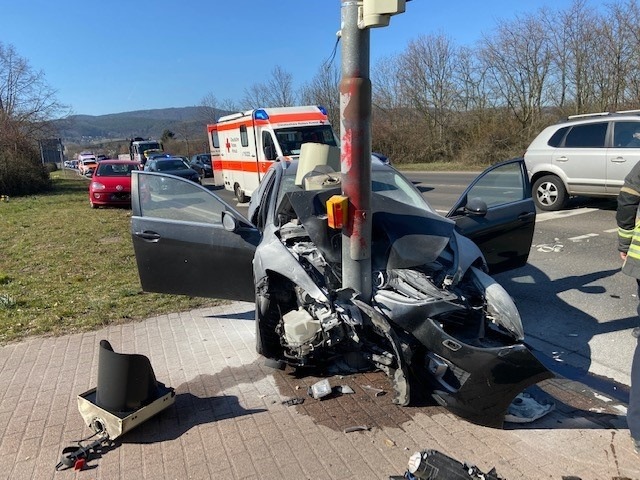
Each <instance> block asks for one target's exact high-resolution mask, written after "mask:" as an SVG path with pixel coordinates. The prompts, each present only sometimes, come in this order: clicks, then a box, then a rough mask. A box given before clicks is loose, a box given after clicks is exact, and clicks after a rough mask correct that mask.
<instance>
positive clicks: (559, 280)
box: [216, 172, 640, 400]
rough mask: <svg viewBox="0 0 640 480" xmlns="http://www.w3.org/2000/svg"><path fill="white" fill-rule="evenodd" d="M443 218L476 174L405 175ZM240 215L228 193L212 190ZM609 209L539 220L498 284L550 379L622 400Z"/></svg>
mask: <svg viewBox="0 0 640 480" xmlns="http://www.w3.org/2000/svg"><path fill="white" fill-rule="evenodd" d="M407 176H408V177H409V178H410V179H411V180H412V181H414V183H415V184H416V186H417V187H418V188H419V189H420V190H421V191H422V192H423V194H424V195H425V197H426V198H427V200H428V201H429V202H430V203H431V205H432V206H433V207H434V208H435V209H436V210H437V211H438V212H440V213H442V214H443V215H444V214H446V212H447V211H448V210H449V208H450V207H451V206H452V205H453V204H454V203H455V201H456V200H457V199H458V197H459V195H460V194H461V193H462V192H463V191H464V189H465V187H466V186H467V185H468V183H469V182H470V181H471V180H472V179H473V178H475V176H476V174H475V173H468V172H464V173H456V172H454V173H451V172H448V173H444V172H443V173H440V172H438V173H419V172H411V173H407ZM216 193H218V194H219V195H220V196H221V197H222V198H223V199H225V200H226V201H229V203H230V204H231V205H232V206H233V207H235V208H237V209H238V210H239V211H240V212H241V213H243V214H246V204H245V205H242V204H241V205H238V203H237V202H236V201H235V198H234V197H233V194H232V192H229V191H225V190H223V189H216ZM615 208H616V203H615V201H611V200H593V199H584V198H577V199H573V200H572V201H571V202H570V204H569V208H567V209H566V210H563V211H561V212H538V216H537V219H536V231H535V234H534V239H533V244H532V247H531V253H530V256H529V263H528V265H527V266H525V267H522V268H520V269H517V270H513V271H511V272H505V273H503V274H500V275H497V276H496V279H497V280H498V281H499V282H500V283H501V284H502V285H503V286H504V287H505V288H506V289H507V291H508V292H509V293H510V294H511V295H512V296H513V298H514V300H515V301H516V304H517V305H518V308H519V310H520V315H521V317H522V321H523V324H524V328H525V334H526V341H527V343H529V344H530V346H531V347H532V348H533V349H534V350H535V351H536V352H537V354H538V356H539V357H540V358H541V359H542V360H543V361H544V362H545V363H546V364H547V366H548V367H550V368H551V369H553V370H554V371H556V372H558V373H560V374H562V375H564V376H566V377H569V378H572V379H574V380H580V381H582V382H584V383H587V384H592V386H594V387H595V388H597V389H599V390H600V391H603V392H608V393H609V394H611V395H612V396H614V397H616V398H619V399H622V400H624V399H625V397H626V395H627V389H626V386H628V385H629V378H630V375H629V370H630V366H631V358H632V355H633V349H634V346H635V339H634V338H633V337H632V336H631V333H630V332H631V329H632V328H633V327H634V326H637V325H640V321H639V320H638V318H637V315H636V306H637V303H638V299H637V296H636V288H635V282H634V281H633V280H632V279H631V278H629V277H627V276H626V275H624V274H622V273H620V266H621V262H620V259H619V255H618V252H617V250H616V224H615Z"/></svg>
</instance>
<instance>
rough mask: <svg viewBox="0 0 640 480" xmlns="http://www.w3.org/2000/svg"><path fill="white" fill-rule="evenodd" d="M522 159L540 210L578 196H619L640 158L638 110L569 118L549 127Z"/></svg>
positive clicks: (534, 141)
mask: <svg viewBox="0 0 640 480" xmlns="http://www.w3.org/2000/svg"><path fill="white" fill-rule="evenodd" d="M524 160H525V164H526V166H527V171H528V172H529V177H530V178H531V185H532V193H533V199H534V200H535V203H536V206H537V207H538V208H539V209H541V210H560V209H561V208H563V207H564V205H565V204H566V202H567V200H568V199H569V197H570V196H574V195H584V196H588V197H616V196H617V195H618V192H619V191H620V187H622V184H623V183H624V177H625V176H626V175H627V173H629V171H630V170H631V168H632V167H633V166H634V165H635V164H636V162H637V161H638V160H640V110H633V111H626V112H615V113H608V112H605V113H593V114H587V115H574V116H571V117H569V119H568V120H567V121H566V122H561V123H558V124H556V125H552V126H550V127H547V128H545V129H544V130H543V131H542V132H541V133H540V134H539V135H538V136H537V137H536V138H535V139H534V140H533V142H531V145H529V148H527V151H526V152H525V154H524Z"/></svg>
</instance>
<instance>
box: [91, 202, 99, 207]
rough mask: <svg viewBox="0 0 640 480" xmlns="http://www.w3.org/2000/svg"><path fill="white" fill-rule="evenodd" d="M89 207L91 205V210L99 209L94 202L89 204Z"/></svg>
mask: <svg viewBox="0 0 640 480" xmlns="http://www.w3.org/2000/svg"><path fill="white" fill-rule="evenodd" d="M89 205H91V208H98V206H97V205H96V204H95V203H93V202H89Z"/></svg>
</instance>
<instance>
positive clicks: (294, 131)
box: [275, 125, 337, 155]
mask: <svg viewBox="0 0 640 480" xmlns="http://www.w3.org/2000/svg"><path fill="white" fill-rule="evenodd" d="M275 134H276V138H277V139H278V143H279V144H280V148H281V149H282V154H283V155H300V147H301V146H302V144H303V143H308V142H312V143H323V144H325V145H331V146H334V147H335V146H337V143H336V137H335V135H334V134H333V130H332V129H331V126H330V125H312V126H306V127H289V128H279V129H277V130H276V131H275Z"/></svg>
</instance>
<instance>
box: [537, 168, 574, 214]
mask: <svg viewBox="0 0 640 480" xmlns="http://www.w3.org/2000/svg"><path fill="white" fill-rule="evenodd" d="M533 200H534V202H535V204H536V207H538V208H539V209H540V210H546V211H555V210H560V209H562V208H563V207H564V205H565V203H566V201H567V189H566V188H564V184H563V183H562V180H560V178H558V177H556V176H555V175H546V176H544V177H541V178H539V179H538V180H536V181H535V182H534V184H533Z"/></svg>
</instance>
